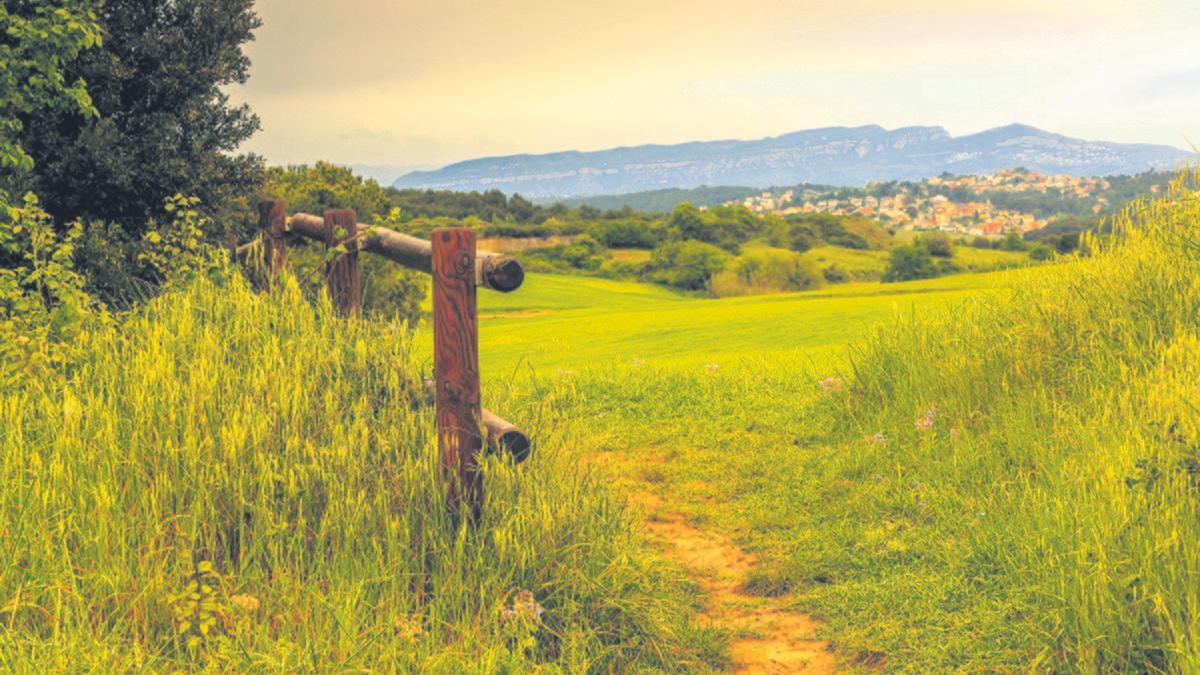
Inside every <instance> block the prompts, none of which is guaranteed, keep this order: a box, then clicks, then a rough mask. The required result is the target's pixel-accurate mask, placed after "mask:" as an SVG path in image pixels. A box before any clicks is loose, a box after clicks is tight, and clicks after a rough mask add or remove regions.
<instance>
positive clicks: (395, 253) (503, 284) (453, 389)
mask: <svg viewBox="0 0 1200 675" xmlns="http://www.w3.org/2000/svg"><path fill="white" fill-rule="evenodd" d="M258 210H259V230H260V231H261V236H260V237H259V239H258V240H257V241H255V242H252V243H250V244H245V245H243V246H235V243H236V242H230V247H231V249H232V252H233V255H234V256H236V258H237V259H238V260H239V261H242V262H248V263H250V266H251V267H254V268H258V267H259V266H260V265H261V268H262V270H263V271H265V273H266V276H265V281H266V287H267V288H268V289H270V288H271V287H272V286H274V284H273V283H272V282H273V280H274V279H275V278H276V275H278V274H279V273H280V272H281V270H282V268H283V265H284V263H285V257H286V248H285V246H284V233H285V232H293V233H295V234H297V235H300V236H303V237H307V238H309V239H312V240H315V241H319V242H322V243H323V244H324V245H325V248H326V254H327V257H326V263H325V278H326V283H327V286H328V290H329V297H330V298H331V299H332V300H333V302H334V306H335V307H337V309H338V310H339V312H340V313H341V314H342V315H344V316H357V315H358V313H359V306H360V304H361V302H362V296H361V294H360V284H359V263H358V252H359V251H368V252H371V253H375V254H376V255H379V256H382V257H384V258H387V259H388V260H391V261H394V262H397V263H399V264H401V265H404V266H405V267H409V268H411V269H415V270H418V271H421V272H425V273H426V274H429V275H430V276H431V277H432V278H433V352H434V354H433V356H434V358H433V361H434V372H436V373H437V377H438V379H437V380H435V381H426V382H425V389H426V392H427V394H428V396H429V397H430V399H432V401H433V403H434V406H435V409H436V411H437V433H438V454H439V457H440V460H441V465H442V474H443V476H444V478H445V480H446V501H447V505H448V506H449V507H450V510H451V511H453V512H454V513H456V514H459V515H462V514H466V515H467V516H469V517H470V518H471V521H472V522H475V523H477V522H479V518H480V513H481V509H482V506H483V495H484V492H483V473H482V471H481V470H480V465H479V455H480V453H481V452H483V451H485V450H486V451H487V452H495V453H499V454H502V455H506V456H507V457H509V458H510V459H511V460H513V461H514V462H516V463H520V462H522V461H524V460H525V459H526V458H527V457H529V454H530V450H531V449H532V446H531V443H530V441H529V436H528V435H527V434H526V433H525V432H524V431H522V430H521V429H520V428H518V427H517V426H516V425H515V424H512V423H511V422H508V421H506V420H504V419H503V418H501V417H500V416H499V415H497V414H495V413H493V412H491V411H490V410H485V409H483V407H482V406H480V405H479V401H480V392H479V317H478V314H479V313H478V310H477V306H476V295H475V291H476V288H478V287H479V286H483V287H484V288H491V289H494V290H497V291H503V292H508V291H513V290H516V289H517V288H518V287H520V285H521V283H522V282H523V281H524V280H525V268H524V267H522V266H521V263H520V261H518V260H517V259H516V258H513V257H512V256H508V255H503V254H499V253H489V252H487V251H477V250H476V248H475V231H474V230H472V229H471V228H469V227H457V228H442V229H436V230H434V231H433V233H432V237H433V240H432V241H426V240H424V239H418V238H417V237H410V236H408V235H406V234H400V233H399V232H396V231H394V230H389V229H388V228H386V227H379V226H375V227H370V226H368V227H366V228H362V227H360V226H359V224H358V220H357V216H356V215H355V213H354V211H352V210H350V209H335V210H330V211H326V212H325V216H324V217H317V216H314V215H310V214H307V213H297V214H295V215H293V216H292V217H290V218H288V217H287V216H286V211H285V209H284V203H283V202H282V201H280V200H278V199H276V200H273V201H264V202H262V203H260V204H259V205H258ZM332 252H336V253H335V254H334V255H329V253H332Z"/></svg>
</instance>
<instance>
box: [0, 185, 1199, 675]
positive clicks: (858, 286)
mask: <svg viewBox="0 0 1200 675" xmlns="http://www.w3.org/2000/svg"><path fill="white" fill-rule="evenodd" d="M1198 221H1200V204H1198V203H1197V199H1196V197H1195V196H1194V194H1193V193H1191V192H1187V191H1186V190H1184V188H1183V186H1182V185H1181V186H1179V187H1178V188H1177V190H1176V191H1175V192H1174V193H1173V194H1172V195H1171V196H1170V197H1169V198H1168V199H1164V200H1161V201H1159V202H1155V203H1152V204H1146V205H1142V206H1140V207H1138V209H1137V210H1135V211H1133V212H1131V213H1130V215H1129V217H1128V218H1127V220H1126V222H1125V223H1124V224H1123V225H1122V227H1120V228H1119V230H1120V234H1119V236H1117V237H1114V238H1113V239H1112V240H1109V241H1106V242H1099V241H1091V242H1089V250H1090V251H1091V253H1092V255H1091V256H1090V257H1086V258H1073V259H1070V260H1067V261H1064V262H1060V263H1059V264H1055V265H1048V266H1039V267H1033V268H1028V269H1020V270H1011V271H1007V272H994V273H989V274H963V275H955V276H948V277H942V278H938V279H933V280H925V281H916V282H907V283H898V284H879V283H852V284H841V285H833V286H828V287H825V288H823V289H820V290H817V291H811V292H806V293H793V294H777V295H768V296H752V297H739V298H727V299H719V300H708V299H701V298H696V297H689V296H684V295H679V294H676V293H674V292H671V291H669V290H665V289H663V288H661V287H657V286H650V285H644V284H637V283H629V282H620V281H612V280H604V279H594V278H587V277H580V276H558V275H530V277H529V278H528V280H527V282H526V285H525V286H524V287H523V288H521V289H520V290H519V291H518V292H516V293H513V294H510V295H500V294H493V293H487V294H481V296H480V316H481V328H480V330H481V340H480V350H481V355H482V368H483V385H484V395H485V403H486V404H487V405H488V406H489V407H491V408H493V409H495V410H497V411H498V412H500V413H501V414H502V415H504V416H505V417H507V418H509V419H511V420H513V421H515V422H517V423H519V424H521V425H523V426H525V427H526V428H527V430H528V431H529V432H530V433H531V435H532V436H533V437H534V438H535V441H536V449H535V454H534V456H533V458H532V459H530V460H529V462H527V463H526V464H524V465H522V466H520V467H517V468H513V467H510V466H507V465H505V464H504V463H503V462H501V461H499V460H496V459H489V460H487V462H486V471H487V479H486V480H487V486H488V491H487V503H486V505H485V508H484V516H483V521H482V523H481V524H480V526H479V527H478V528H476V529H472V528H470V527H466V526H465V525H464V524H463V523H459V522H455V520H454V519H453V518H452V517H450V515H449V514H447V513H446V512H445V511H444V510H443V509H442V508H441V503H442V498H443V496H442V494H441V491H440V488H439V483H438V481H437V467H436V459H435V455H436V451H435V448H434V443H433V438H432V433H431V428H432V415H431V410H430V409H429V407H428V406H427V405H425V403H424V398H423V394H421V391H420V387H419V386H418V383H419V381H420V378H421V376H422V375H424V374H427V373H428V371H429V369H430V368H431V362H432V357H431V354H430V350H429V341H430V337H429V334H428V331H427V330H425V329H424V328H422V329H421V330H418V331H417V333H416V334H415V335H414V336H413V337H412V338H411V339H410V338H407V337H404V335H405V333H404V330H403V328H402V327H401V326H400V325H398V324H395V323H391V322H387V321H376V320H353V321H346V320H342V319H340V318H338V317H336V316H334V315H333V313H332V312H331V310H330V308H329V307H328V303H326V302H321V303H318V304H317V305H316V306H315V307H314V306H312V305H311V304H309V303H308V302H306V301H305V300H304V299H303V298H302V297H301V294H300V292H299V291H298V290H297V289H296V288H295V287H294V285H292V284H287V285H285V287H284V289H283V290H282V291H281V292H278V293H274V294H270V295H266V294H261V293H256V292H254V291H253V290H252V289H251V288H250V287H249V285H248V284H247V283H246V282H244V281H242V279H241V277H240V276H238V275H223V276H219V277H217V278H215V280H214V279H201V280H199V281H196V282H194V283H193V284H191V285H190V286H188V287H186V288H183V289H181V290H175V291H172V292H171V293H168V294H166V295H164V296H162V297H160V298H158V299H156V300H154V301H152V302H150V303H149V304H148V305H147V306H146V307H144V308H142V309H139V310H137V311H136V312H135V313H134V314H132V315H130V316H127V317H124V318H122V320H121V323H120V325H119V326H115V325H109V324H103V323H102V324H99V325H94V326H91V327H89V328H88V329H87V330H85V331H84V332H82V333H81V335H80V337H79V339H78V340H77V344H76V347H77V349H78V352H79V357H78V358H77V359H75V360H73V361H72V362H71V363H70V364H69V366H68V367H67V368H66V370H65V371H64V372H63V375H62V377H61V378H57V379H40V378H39V379H34V378H27V379H25V380H20V381H18V382H17V383H15V384H13V385H11V386H8V387H7V388H5V389H3V390H0V429H2V432H0V541H2V542H3V544H2V546H3V555H4V559H5V560H6V561H11V562H10V563H9V564H6V565H5V566H4V567H2V568H0V603H2V604H0V668H3V669H5V670H15V671H39V670H46V669H55V670H102V671H111V670H121V671H142V670H145V671H160V670H176V669H185V670H199V669H209V670H272V671H278V670H283V671H294V670H327V669H338V670H369V669H372V668H376V667H378V666H379V664H388V668H395V669H399V670H423V671H430V672H464V671H466V672H525V671H531V670H537V669H539V668H542V669H545V670H547V671H559V670H561V671H566V672H607V671H616V672H625V671H683V672H693V671H697V670H700V671H703V670H706V669H722V668H725V667H727V666H728V665H729V656H728V653H727V644H728V643H727V640H728V638H730V637H731V636H729V635H727V634H724V633H722V631H721V630H719V629H717V628H713V627H703V623H702V622H699V621H697V618H696V612H697V610H698V609H701V608H702V607H703V602H704V601H703V595H702V594H700V593H698V591H697V588H696V586H695V585H694V583H693V582H691V581H689V580H688V579H687V578H686V575H685V574H684V573H683V572H682V571H681V569H680V568H679V567H678V566H676V565H675V564H674V563H672V562H670V561H668V560H666V559H664V558H663V556H662V555H661V554H659V553H658V552H656V551H655V550H654V549H653V548H652V547H651V546H649V544H648V543H647V540H646V538H645V537H644V536H643V528H642V525H641V524H640V523H641V520H642V519H643V517H644V516H643V514H642V513H640V512H639V510H638V509H636V508H633V507H631V506H630V505H629V502H628V500H627V499H626V493H628V492H631V491H645V490H651V491H654V492H656V493H657V494H658V495H659V496H661V497H662V499H663V503H664V504H665V505H666V507H665V508H670V509H671V510H672V511H673V512H679V513H683V514H685V515H686V516H687V517H688V518H689V519H690V520H691V522H692V523H693V524H695V525H696V526H697V527H701V528H704V529H708V530H712V531H715V532H719V533H723V534H724V535H725V536H728V537H730V538H731V539H732V540H733V541H734V542H735V543H737V544H738V545H740V546H741V547H743V548H745V549H746V550H748V551H750V552H752V553H754V554H755V555H756V556H757V557H758V559H759V560H760V561H761V564H760V565H759V566H758V568H757V569H755V571H754V572H752V573H751V574H750V575H749V576H748V577H747V578H746V579H745V580H744V588H745V589H747V590H748V591H750V592H752V593H755V594H760V595H763V596H772V597H781V598H786V599H787V602H788V603H789V604H790V605H792V606H794V607H795V608H796V609H797V610H799V611H803V612H806V613H812V614H814V615H815V616H817V617H818V618H819V619H821V620H822V621H823V622H824V623H823V628H822V630H823V631H824V633H823V637H825V638H827V639H829V640H830V642H831V644H832V646H833V648H834V649H835V650H836V653H837V656H838V658H839V660H840V661H841V663H842V664H843V665H844V666H845V667H846V668H848V669H850V670H856V669H858V670H870V669H878V668H881V667H882V668H883V669H884V670H888V671H897V672H945V671H971V672H978V671H984V672H995V671H1000V672H1008V671H1039V672H1040V671H1064V672H1097V671H1102V672H1194V671H1196V670H1200V585H1198V584H1197V583H1196V579H1197V578H1198V577H1200V555H1198V554H1197V551H1198V550H1200V549H1198V548H1197V544H1198V543H1200V497H1198V496H1197V489H1198V486H1200V468H1198V467H1200V449H1198V448H1200V427H1198V426H1197V423H1196V420H1197V419H1198V418H1200V416H1198V415H1197V413H1198V412H1200V409H1198V408H1197V403H1196V402H1197V401H1200V370H1197V364H1198V363H1200V236H1198V235H1197V231H1198V227H1200V225H1198ZM959 250H960V251H967V250H968V249H966V248H965V247H963V248H960V249H959ZM987 253H995V252H990V251H989V252H987ZM650 515H651V517H653V514H650Z"/></svg>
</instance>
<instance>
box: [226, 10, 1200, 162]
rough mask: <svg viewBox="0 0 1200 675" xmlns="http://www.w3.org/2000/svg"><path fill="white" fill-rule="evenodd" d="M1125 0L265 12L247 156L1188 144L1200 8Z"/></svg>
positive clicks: (253, 50) (303, 158) (1198, 130)
mask: <svg viewBox="0 0 1200 675" xmlns="http://www.w3.org/2000/svg"><path fill="white" fill-rule="evenodd" d="M1128 4H1129V3H1124V2H1118V1H1117V0H1100V1H1097V2H1082V1H1080V0H1066V1H1065V2H1061V3H1057V5H1056V6H1054V7H1045V6H1043V5H1044V3H1039V2H1035V1H1033V0H1014V1H1001V0H977V1H975V2H968V3H959V4H958V5H956V6H954V7H944V6H943V5H944V3H941V2H932V1H928V0H921V1H918V2H910V3H906V5H905V6H904V7H903V8H898V7H895V6H893V5H892V4H891V3H887V2H885V1H884V0H854V1H852V2H846V3H842V6H839V7H832V6H829V5H828V4H826V3H818V2H795V3H780V2H772V1H770V0H750V1H749V2H746V3H743V4H742V5H741V6H739V7H736V8H730V7H729V6H728V5H726V4H725V3H718V2H712V1H708V0H705V1H701V2H691V3H681V2H649V3H647V2H640V3H635V2H632V1H630V0H617V1H615V2H611V3H607V4H604V5H598V4H597V5H590V4H588V5H572V6H562V5H561V3H553V2H549V0H518V1H516V2H513V3H509V4H507V5H505V6H504V7H495V6H492V5H488V4H480V3H475V2H466V1H464V0H448V1H442V2H430V1H427V0H417V1H415V2H406V3H404V4H403V5H402V6H401V5H397V4H396V3H390V2H386V1H385V0H358V1H357V2H355V3H354V11H353V12H349V11H346V8H345V7H342V8H338V7H334V6H332V5H330V4H328V3H320V2H316V1H315V0H288V1H287V2H284V1H283V0H260V2H259V3H258V4H257V11H258V12H259V14H260V16H261V17H262V19H263V21H264V26H263V27H262V28H261V29H259V31H258V33H257V40H256V42H255V43H253V44H252V45H250V46H249V49H248V52H249V55H250V57H251V59H252V60H253V64H254V65H253V67H252V69H251V79H250V82H249V83H248V84H247V85H246V86H244V87H239V88H237V89H235V90H234V91H232V92H231V93H232V94H233V96H234V98H235V99H236V100H238V101H244V102H247V103H249V104H250V105H251V106H252V107H253V109H254V110H255V111H256V112H257V113H258V114H259V115H260V116H261V117H262V119H263V131H261V132H259V133H258V134H257V135H256V136H255V138H254V139H252V140H251V142H250V143H248V144H247V146H246V148H247V149H249V150H252V151H255V152H259V153H261V154H263V155H265V156H266V158H267V159H268V161H270V162H273V163H301V162H312V161H315V160H317V159H325V160H329V161H333V162H337V163H340V164H359V165H375V166H382V167H408V168H417V167H436V166H443V165H446V164H450V163H453V162H456V161H461V160H466V159H472V158H476V157H483V156H496V155H510V154H525V153H528V154H541V153H546V152H559V151H570V150H580V151H590V150H599V149H605V148H610V147H618V146H637V145H644V144H664V145H666V144H673V143H680V142H688V141H711V140H724V139H757V138H763V137H768V136H779V135H782V134H787V133H790V132H794V131H799V130H803V129H810V128H818V127H829V126H847V127H854V126H862V125H867V124H878V125H880V126H883V127H885V128H888V129H892V128H897V127H906V126H942V127H945V128H946V129H947V131H949V132H950V133H951V134H952V135H954V136H962V135H967V134H972V133H976V132H979V131H984V130H986V129H990V128H995V127H998V126H1005V125H1008V124H1012V123H1022V124H1029V125H1032V126H1035V127H1038V128H1040V129H1044V130H1046V131H1050V132H1054V133H1059V134H1064V135H1068V136H1073V137H1078V138H1084V139H1087V140H1103V141H1114V142H1123V143H1154V144H1163V145H1170V146H1174V147H1177V148H1181V149H1187V148H1189V139H1192V140H1195V139H1198V138H1200V121H1197V120H1196V119H1195V115H1194V114H1193V111H1195V110H1197V109H1200V68H1197V67H1196V66H1195V65H1194V59H1192V58H1190V56H1189V55H1190V54H1194V53H1196V50H1197V49H1200V35H1196V34H1195V31H1194V29H1193V28H1192V26H1194V25H1195V24H1196V21H1195V20H1196V19H1200V4H1198V3H1190V2H1184V1H1182V0H1151V1H1149V2H1142V3H1138V5H1137V6H1136V7H1130V6H1128ZM325 45H327V46H325ZM343 45H344V47H342V46H343Z"/></svg>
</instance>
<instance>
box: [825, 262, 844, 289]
mask: <svg viewBox="0 0 1200 675" xmlns="http://www.w3.org/2000/svg"><path fill="white" fill-rule="evenodd" d="M821 276H823V277H825V281H828V282H829V283H831V284H844V283H846V282H847V281H849V280H850V273H849V272H847V271H846V270H844V269H842V268H841V267H840V266H839V265H838V264H837V263H833V264H832V265H830V266H829V267H826V268H825V269H823V270H821Z"/></svg>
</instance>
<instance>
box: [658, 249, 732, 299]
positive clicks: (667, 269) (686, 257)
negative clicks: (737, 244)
mask: <svg viewBox="0 0 1200 675" xmlns="http://www.w3.org/2000/svg"><path fill="white" fill-rule="evenodd" d="M728 258H729V255H728V254H727V253H725V252H724V251H722V250H721V249H719V248H717V247H716V246H713V245H712V244H706V243H704V242H699V241H672V242H668V243H666V244H663V245H662V246H659V247H658V248H656V249H654V253H653V255H652V256H651V259H650V268H649V271H650V276H651V278H652V279H653V280H654V281H657V282H659V283H664V284H667V285H668V286H674V287H676V288H680V289H683V290H688V291H699V290H704V289H706V288H707V287H708V283H709V281H710V280H711V279H712V277H713V275H714V274H716V273H717V272H720V271H721V270H723V269H725V264H726V261H727V260H728Z"/></svg>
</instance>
